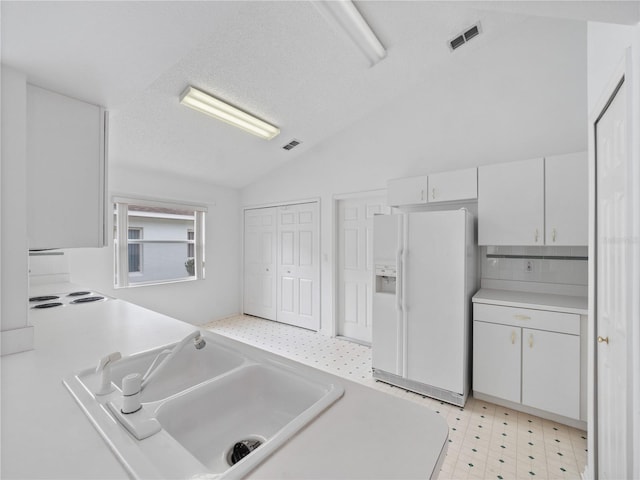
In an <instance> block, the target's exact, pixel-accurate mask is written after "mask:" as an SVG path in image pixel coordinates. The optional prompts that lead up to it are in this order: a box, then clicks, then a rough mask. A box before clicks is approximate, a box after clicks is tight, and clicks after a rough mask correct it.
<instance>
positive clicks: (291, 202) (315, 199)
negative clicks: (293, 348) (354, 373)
mask: <svg viewBox="0 0 640 480" xmlns="http://www.w3.org/2000/svg"><path fill="white" fill-rule="evenodd" d="M300 203H317V204H318V238H319V244H318V251H319V253H320V262H319V265H318V270H319V271H318V275H319V276H318V288H319V289H320V292H319V293H320V302H319V304H318V315H319V318H320V327H319V329H318V331H321V330H322V258H323V254H322V202H321V198H320V197H311V198H303V199H299V200H287V201H282V202H270V203H262V204H258V205H245V206H243V207H241V209H240V215H241V218H242V221H241V226H240V230H241V235H240V237H241V238H240V240H241V245H242V248H241V252H242V254H241V255H240V271H241V272H242V275H241V276H240V278H241V280H240V313H241V314H242V315H244V314H245V313H244V281H245V279H244V249H245V248H246V245H245V238H244V237H245V234H244V215H245V211H247V210H255V209H258V208H270V207H286V206H288V205H297V204H300ZM276 229H277V224H276ZM276 233H277V230H276Z"/></svg>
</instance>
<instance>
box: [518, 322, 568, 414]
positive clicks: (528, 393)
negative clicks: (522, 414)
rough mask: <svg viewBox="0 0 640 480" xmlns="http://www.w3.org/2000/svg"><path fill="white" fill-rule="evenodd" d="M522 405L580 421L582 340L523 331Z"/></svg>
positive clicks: (536, 331) (544, 332)
mask: <svg viewBox="0 0 640 480" xmlns="http://www.w3.org/2000/svg"><path fill="white" fill-rule="evenodd" d="M522 404H523V405H528V406H530V407H534V408H539V409H541V410H546V411H548V412H553V413H557V414H558V415H563V416H565V417H569V418H580V337H579V336H578V335H567V334H563V333H556V332H547V331H542V330H533V329H528V328H524V329H522Z"/></svg>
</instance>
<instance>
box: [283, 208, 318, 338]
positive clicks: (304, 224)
mask: <svg viewBox="0 0 640 480" xmlns="http://www.w3.org/2000/svg"><path fill="white" fill-rule="evenodd" d="M318 214H319V208H318V203H317V202H313V203H302V204H297V205H286V206H282V207H278V286H277V289H278V294H277V295H278V302H277V306H278V312H277V318H276V319H277V320H278V321H279V322H283V323H288V324H290V325H295V326H297V327H303V328H308V329H310V330H315V331H317V330H318V329H319V328H320V235H319V228H318V225H319V218H318Z"/></svg>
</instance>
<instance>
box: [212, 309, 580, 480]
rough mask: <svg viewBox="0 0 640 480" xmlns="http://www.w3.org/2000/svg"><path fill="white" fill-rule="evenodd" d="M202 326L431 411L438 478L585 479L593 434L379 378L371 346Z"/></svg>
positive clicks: (261, 329)
mask: <svg viewBox="0 0 640 480" xmlns="http://www.w3.org/2000/svg"><path fill="white" fill-rule="evenodd" d="M203 328H206V329H208V330H211V331H213V332H216V333H219V334H221V335H225V336H227V337H231V338H233V339H236V340H240V341H242V342H244V343H248V344H250V345H254V346H257V347H260V348H263V349H265V350H269V351H271V352H274V353H276V354H279V355H282V356H285V357H288V358H291V359H293V360H296V361H299V362H301V363H305V364H307V365H311V366H313V367H316V368H318V369H321V370H325V371H327V372H330V373H333V374H335V375H339V376H342V377H345V378H348V379H349V380H353V381H356V382H360V383H362V384H365V385H368V386H369V387H372V388H375V389H377V390H382V391H384V392H387V393H389V394H391V395H396V396H399V397H402V398H405V399H407V400H410V401H413V402H416V403H419V404H422V405H424V406H425V407H428V408H431V409H432V410H434V411H436V412H437V413H439V414H440V415H442V416H444V417H445V418H446V419H447V422H448V423H449V427H450V432H449V448H448V451H447V457H446V459H445V461H444V464H443V466H442V470H441V472H440V477H439V478H440V479H466V478H493V479H505V480H508V479H524V478H538V479H547V478H548V479H579V478H580V472H582V471H584V467H585V465H586V462H587V434H586V432H584V431H581V430H577V429H575V428H571V427H567V426H566V425H561V424H558V423H555V422H551V421H549V420H544V419H541V418H538V417H535V416H532V415H528V414H525V413H520V412H517V411H514V410H511V409H508V408H504V407H500V406H497V405H494V404H491V403H487V402H483V401H480V400H476V399H474V398H469V399H468V401H467V404H466V405H465V407H464V408H460V407H456V406H454V405H449V404H447V403H443V402H440V401H438V400H434V399H431V398H428V397H425V396H423V395H419V394H416V393H412V392H409V391H407V390H405V389H402V388H398V387H393V386H391V385H387V384H385V383H382V382H378V381H376V380H374V379H373V378H372V376H371V349H370V348H369V347H367V346H363V345H359V344H356V343H353V342H349V341H346V340H343V339H338V338H329V337H326V336H324V335H321V334H317V333H314V332H311V331H308V330H304V329H301V328H296V327H291V326H289V325H285V324H282V323H277V322H272V321H269V320H263V319H260V318H256V317H250V316H236V317H230V318H225V319H222V320H216V321H213V322H211V323H208V324H207V325H204V326H203Z"/></svg>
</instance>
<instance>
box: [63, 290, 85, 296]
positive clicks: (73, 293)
mask: <svg viewBox="0 0 640 480" xmlns="http://www.w3.org/2000/svg"><path fill="white" fill-rule="evenodd" d="M83 295H91V292H90V291H88V290H83V291H80V292H71V293H69V294H68V295H67V297H82V296H83Z"/></svg>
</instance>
